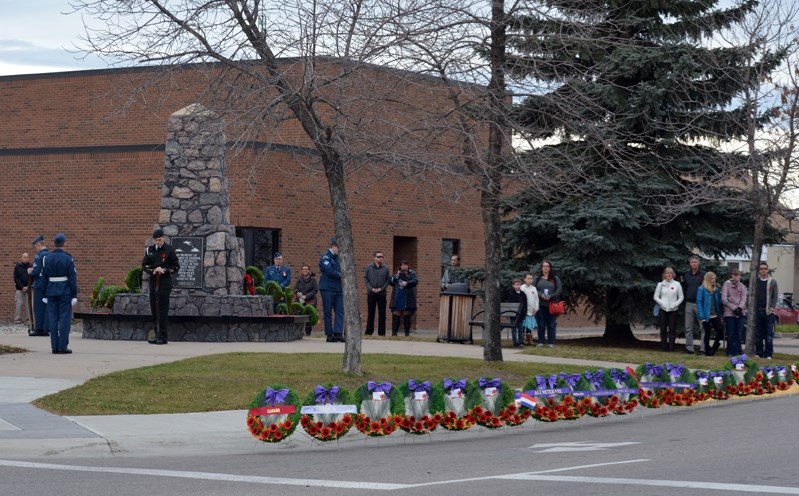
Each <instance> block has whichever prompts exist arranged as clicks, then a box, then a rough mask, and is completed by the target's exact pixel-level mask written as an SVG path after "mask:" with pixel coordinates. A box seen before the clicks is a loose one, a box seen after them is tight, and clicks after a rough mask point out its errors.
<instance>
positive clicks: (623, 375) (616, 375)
mask: <svg viewBox="0 0 799 496" xmlns="http://www.w3.org/2000/svg"><path fill="white" fill-rule="evenodd" d="M608 373H609V374H610V378H611V379H613V382H616V383H626V382H627V377H629V376H630V373H629V372H627V371H626V370H624V369H621V370H619V369H610V370H608Z"/></svg>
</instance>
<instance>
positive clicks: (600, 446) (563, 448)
mask: <svg viewBox="0 0 799 496" xmlns="http://www.w3.org/2000/svg"><path fill="white" fill-rule="evenodd" d="M631 444H641V443H639V442H635V441H631V442H624V443H592V442H591V441H578V442H575V443H545V444H534V445H532V446H530V447H529V448H527V449H535V450H541V451H536V453H559V452H570V451H601V450H606V449H610V448H617V447H619V446H630V445H631Z"/></svg>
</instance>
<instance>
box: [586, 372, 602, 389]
mask: <svg viewBox="0 0 799 496" xmlns="http://www.w3.org/2000/svg"><path fill="white" fill-rule="evenodd" d="M585 378H586V379H588V382H589V383H591V386H593V387H594V389H599V388H601V387H602V382H603V380H604V379H605V371H604V370H602V369H599V370H596V371H594V372H586V373H585Z"/></svg>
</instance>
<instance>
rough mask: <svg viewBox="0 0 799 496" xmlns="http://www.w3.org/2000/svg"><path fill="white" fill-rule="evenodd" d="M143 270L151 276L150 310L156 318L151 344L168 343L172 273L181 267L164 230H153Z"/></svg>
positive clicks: (143, 262)
mask: <svg viewBox="0 0 799 496" xmlns="http://www.w3.org/2000/svg"><path fill="white" fill-rule="evenodd" d="M141 266H142V270H144V272H146V273H148V274H149V275H150V276H151V277H150V311H152V313H153V319H154V320H155V329H156V330H155V341H149V340H148V342H149V343H150V344H167V342H168V341H169V334H168V332H167V325H168V323H169V320H168V317H169V295H170V293H172V274H174V273H175V272H177V271H178V269H180V264H179V263H178V256H177V255H176V254H175V249H174V248H172V246H171V245H169V244H167V243H164V231H163V230H162V229H156V230H155V231H154V232H153V245H152V246H148V247H147V248H146V249H145V250H144V259H143V260H142V262H141Z"/></svg>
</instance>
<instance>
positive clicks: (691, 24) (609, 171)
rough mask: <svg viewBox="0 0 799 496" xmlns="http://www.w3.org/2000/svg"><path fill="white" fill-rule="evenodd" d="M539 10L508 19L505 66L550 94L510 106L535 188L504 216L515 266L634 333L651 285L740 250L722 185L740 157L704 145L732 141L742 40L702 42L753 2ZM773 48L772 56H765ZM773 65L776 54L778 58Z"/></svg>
mask: <svg viewBox="0 0 799 496" xmlns="http://www.w3.org/2000/svg"><path fill="white" fill-rule="evenodd" d="M544 3H545V5H546V6H547V7H548V8H549V9H550V10H549V11H547V12H546V15H543V14H542V15H541V16H526V17H517V18H514V19H513V21H512V27H511V29H510V33H512V35H510V36H509V45H510V46H511V47H512V48H511V50H512V51H514V52H515V53H514V55H513V56H509V57H508V63H509V67H510V69H511V71H512V73H513V74H514V75H515V76H516V77H519V78H528V80H534V81H536V82H537V83H538V84H539V85H542V86H546V87H547V88H549V89H550V90H549V91H543V92H541V93H540V94H538V95H535V96H531V97H529V98H527V99H526V100H525V101H524V102H523V103H522V104H521V105H520V106H519V107H518V108H517V111H516V114H515V117H516V119H517V121H518V122H519V123H520V124H522V125H523V126H525V127H526V129H527V131H528V133H529V136H532V137H535V138H549V137H554V138H556V139H555V140H554V141H555V144H551V145H548V146H543V147H540V148H536V149H534V150H531V151H530V152H528V153H527V157H526V160H527V161H528V165H529V166H530V169H531V170H533V171H537V175H536V176H535V177H534V178H533V181H534V183H535V186H533V187H528V188H522V189H523V190H524V192H523V193H522V194H520V195H518V196H517V197H516V198H514V199H513V200H512V201H511V202H509V204H510V205H512V208H509V210H508V212H509V213H510V219H511V220H509V221H508V222H507V223H506V226H505V233H504V234H505V239H506V242H507V243H508V244H509V245H510V247H511V249H512V251H513V252H514V255H515V256H516V259H515V260H514V261H513V262H512V263H513V264H516V266H517V267H518V268H521V267H523V266H530V265H535V266H537V264H538V262H540V260H541V259H542V258H547V259H551V260H552V262H553V267H554V269H555V270H556V271H557V272H559V274H560V276H561V277H562V278H563V282H564V287H566V288H567V289H568V291H569V295H570V299H571V300H572V301H573V302H577V301H582V302H585V303H587V304H588V306H589V310H590V312H591V315H592V316H593V317H594V318H596V319H601V318H604V319H605V321H606V327H605V337H606V338H610V339H631V338H633V334H632V331H631V324H632V323H639V322H646V321H647V320H649V322H651V312H652V307H653V305H654V301H653V299H652V297H653V293H654V289H655V284H656V283H657V282H658V281H660V280H661V273H662V271H663V269H664V267H666V266H673V267H674V269H675V271H676V272H677V273H678V274H680V273H681V272H683V271H685V270H686V269H687V259H688V256H689V254H690V253H691V251H692V250H698V251H700V252H702V253H705V254H709V255H721V254H722V253H723V252H727V253H734V252H740V251H742V250H743V249H744V247H745V245H746V244H747V243H748V242H749V237H748V234H744V233H751V227H752V226H751V215H749V214H748V213H747V212H746V210H745V207H743V206H742V205H745V203H744V202H738V201H736V198H735V193H734V192H733V191H732V190H730V189H728V188H725V187H723V186H722V185H721V184H722V182H721V181H722V180H724V179H727V180H729V179H730V178H731V177H733V176H735V174H734V173H733V171H734V170H735V167H736V166H738V165H739V164H740V163H741V161H740V160H739V158H738V157H735V156H732V155H729V154H725V153H722V152H721V151H719V150H717V149H716V147H713V146H708V145H707V144H705V143H706V142H705V141H704V140H713V139H714V138H725V137H731V136H740V135H742V134H743V132H744V131H743V128H742V127H741V123H742V122H743V119H742V115H743V114H742V109H740V108H737V107H736V96H737V95H739V93H740V92H741V90H742V88H744V87H745V86H746V85H750V84H751V83H752V82H751V81H747V80H746V78H745V77H744V75H743V72H742V70H741V68H742V67H743V64H742V61H743V60H744V59H745V58H746V57H747V56H748V55H751V54H748V53H747V50H751V49H754V48H748V47H730V46H727V47H716V48H709V47H707V46H703V45H702V43H701V40H703V39H709V38H712V36H713V34H714V32H716V30H719V29H725V28H726V27H728V26H730V25H731V24H732V23H735V22H738V21H739V20H740V19H741V18H742V16H744V15H746V14H747V12H749V11H750V10H751V8H752V7H753V5H754V4H755V3H754V2H746V3H744V4H741V5H739V6H737V7H734V8H730V9H726V10H725V9H718V8H717V3H718V2H717V1H716V0H698V1H697V0H676V1H673V2H652V1H639V0H631V1H624V2H617V1H610V0H608V1H600V2H596V1H585V2H574V1H572V0H550V1H545V2H544ZM767 56H768V55H767ZM776 63H777V61H776V60H775V61H774V64H775V65H776Z"/></svg>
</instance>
